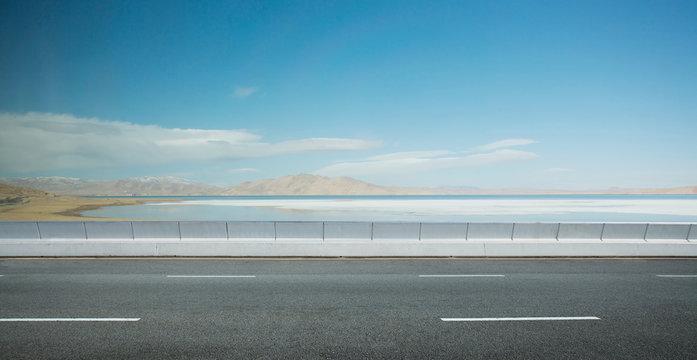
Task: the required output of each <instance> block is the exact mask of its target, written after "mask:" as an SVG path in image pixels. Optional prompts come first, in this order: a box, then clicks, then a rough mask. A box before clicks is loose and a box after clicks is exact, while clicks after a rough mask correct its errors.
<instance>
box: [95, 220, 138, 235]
mask: <svg viewBox="0 0 697 360" xmlns="http://www.w3.org/2000/svg"><path fill="white" fill-rule="evenodd" d="M85 230H86V231H87V240H119V239H122V240H133V224H131V222H128V221H89V222H87V221H86V222H85Z"/></svg>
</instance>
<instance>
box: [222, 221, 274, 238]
mask: <svg viewBox="0 0 697 360" xmlns="http://www.w3.org/2000/svg"><path fill="white" fill-rule="evenodd" d="M227 229H228V240H230V241H242V242H249V241H253V242H269V241H275V240H276V224H275V223H272V222H265V221H230V222H228V223H227Z"/></svg>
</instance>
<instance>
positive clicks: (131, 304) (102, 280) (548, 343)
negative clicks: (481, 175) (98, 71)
mask: <svg viewBox="0 0 697 360" xmlns="http://www.w3.org/2000/svg"><path fill="white" fill-rule="evenodd" d="M0 275H1V276H0V357H2V358H8V359H17V358H26V359H40V358H52V359H55V358H84V359H96V358H100V359H109V358H114V359H121V358H162V359H169V358H181V359H191V358H198V359H216V358H219V359H223V358H240V359H248V358H275V359H279V358H309V359H327V358H329V359H334V358H356V359H364V358H395V359H397V358H431V359H435V358H442V359H452V358H470V359H478V358H487V359H491V358H494V359H495V358H499V359H511V358H520V359H540V358H547V359H560V358H613V359H637V358H652V359H659V358H666V359H686V358H697V336H696V335H697V260H695V259H692V260H690V259H688V260H674V259H662V260H641V259H634V260H626V259H625V260H614V259H589V260H568V259H559V260H551V259H538V260H535V259H521V260H472V259H469V260H465V259H436V260H426V259H424V260H416V259H409V260H404V259H400V260H337V259H330V260H239V259H217V260H216V259H211V260H203V259H92V260H87V259H78V260H75V259H72V260H71V259H36V260H11V259H5V260H0Z"/></svg>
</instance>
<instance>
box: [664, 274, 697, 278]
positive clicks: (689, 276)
mask: <svg viewBox="0 0 697 360" xmlns="http://www.w3.org/2000/svg"><path fill="white" fill-rule="evenodd" d="M656 276H658V277H667V278H697V275H656Z"/></svg>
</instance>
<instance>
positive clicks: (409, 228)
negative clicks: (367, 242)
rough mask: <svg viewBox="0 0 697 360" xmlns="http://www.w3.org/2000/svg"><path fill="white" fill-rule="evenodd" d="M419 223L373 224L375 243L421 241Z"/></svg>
mask: <svg viewBox="0 0 697 360" xmlns="http://www.w3.org/2000/svg"><path fill="white" fill-rule="evenodd" d="M420 229H421V224H419V223H389V222H379V223H377V222H376V223H373V241H376V242H392V241H419V238H420V234H421V230H420Z"/></svg>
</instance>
